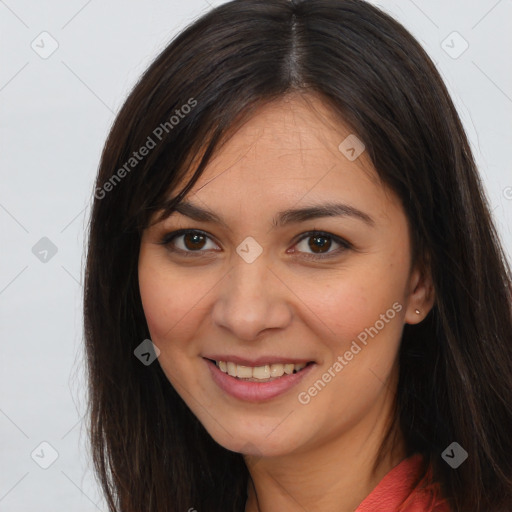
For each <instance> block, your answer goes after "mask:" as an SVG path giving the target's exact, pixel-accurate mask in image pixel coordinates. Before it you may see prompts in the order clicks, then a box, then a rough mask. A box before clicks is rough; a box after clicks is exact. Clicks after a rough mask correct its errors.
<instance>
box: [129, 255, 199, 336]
mask: <svg viewBox="0 0 512 512" xmlns="http://www.w3.org/2000/svg"><path fill="white" fill-rule="evenodd" d="M168 267H169V265H168V264H167V266H166V265H165V264H162V262H160V261H159V258H156V257H151V255H150V254H149V255H148V254H146V253H145V251H142V252H141V258H140V260H139V291H140V296H141V301H142V307H143V309H144V315H145V317H146V321H147V324H148V328H149V331H150V333H151V336H152V339H153V341H155V342H157V343H158V341H163V340H165V339H166V338H168V337H169V336H170V335H171V333H172V334H174V331H175V330H176V329H178V328H179V327H180V325H181V323H182V322H186V321H187V316H188V315H189V314H191V312H192V310H193V306H194V303H195V302H197V289H196V288H195V287H194V286H193V284H192V283H190V282H188V283H187V281H186V280H185V279H184V278H183V277H180V275H179V273H176V272H172V273H171V272H170V269H169V268H168ZM195 289H196V291H194V290H195ZM180 319H182V320H181V322H180Z"/></svg>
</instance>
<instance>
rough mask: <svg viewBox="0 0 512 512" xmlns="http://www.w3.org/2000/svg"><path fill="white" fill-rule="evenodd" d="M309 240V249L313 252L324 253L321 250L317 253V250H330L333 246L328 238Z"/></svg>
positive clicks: (313, 237) (321, 237) (315, 237)
mask: <svg viewBox="0 0 512 512" xmlns="http://www.w3.org/2000/svg"><path fill="white" fill-rule="evenodd" d="M309 240H310V242H309V247H310V249H312V250H313V252H322V251H321V250H320V251H317V249H329V247H330V246H331V242H330V240H329V238H328V237H326V236H312V237H310V238H309Z"/></svg>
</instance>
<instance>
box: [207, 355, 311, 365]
mask: <svg viewBox="0 0 512 512" xmlns="http://www.w3.org/2000/svg"><path fill="white" fill-rule="evenodd" d="M203 357H204V358H205V359H211V360H213V361H225V362H228V361H229V362H232V363H236V364H239V365H241V366H264V365H266V364H287V363H291V364H307V363H312V362H314V361H313V360H312V359H300V358H296V357H290V358H287V357H283V356H260V357H256V358H253V359H247V358H246V357H239V356H235V355H226V354H214V355H207V356H203Z"/></svg>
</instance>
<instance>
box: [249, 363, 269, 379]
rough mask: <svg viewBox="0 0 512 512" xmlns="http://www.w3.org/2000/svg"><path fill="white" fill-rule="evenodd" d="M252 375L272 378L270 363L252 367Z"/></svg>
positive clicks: (257, 377)
mask: <svg viewBox="0 0 512 512" xmlns="http://www.w3.org/2000/svg"><path fill="white" fill-rule="evenodd" d="M252 377H253V378H254V379H262V380H263V379H269V378H270V365H269V364H266V365H265V366H256V367H254V368H253V369H252Z"/></svg>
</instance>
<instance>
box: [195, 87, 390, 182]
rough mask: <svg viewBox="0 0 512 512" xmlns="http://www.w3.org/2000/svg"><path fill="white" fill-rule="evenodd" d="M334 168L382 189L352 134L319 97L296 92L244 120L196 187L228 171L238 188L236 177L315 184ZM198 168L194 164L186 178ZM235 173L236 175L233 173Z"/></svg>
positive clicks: (341, 173)
mask: <svg viewBox="0 0 512 512" xmlns="http://www.w3.org/2000/svg"><path fill="white" fill-rule="evenodd" d="M198 163H199V158H197V159H196V161H195V164H198ZM334 167H336V169H335V172H334V173H332V174H335V175H337V176H338V177H341V176H343V175H347V174H354V173H355V172H356V171H358V174H360V175H361V176H360V178H361V179H366V180H369V181H370V182H372V183H374V184H375V185H378V186H382V183H381V182H380V179H379V176H378V174H377V172H376V171H375V169H374V168H373V165H372V163H371V160H370V159H369V157H368V155H367V153H366V152H365V147H364V144H363V142H362V141H361V140H360V139H359V138H358V137H357V135H356V134H355V133H353V130H351V129H350V128H349V127H348V126H347V125H346V124H345V123H343V122H342V120H341V119H340V118H339V116H337V115H336V114H335V113H334V111H333V110H332V108H330V107H329V105H328V104H326V103H325V102H323V101H322V99H321V98H319V97H318V96H316V95H312V94H307V95H304V94H298V93H294V94H290V95H287V96H285V97H283V98H280V99H279V100H276V101H273V102H271V103H268V104H266V105H264V106H262V107H260V108H259V109H258V110H257V111H256V112H255V113H253V114H252V115H251V116H250V117H249V118H248V119H246V120H245V122H244V123H243V124H242V125H241V126H240V127H238V129H237V130H236V131H235V133H234V134H231V135H230V137H229V139H228V140H227V142H226V143H225V144H223V145H222V147H221V148H220V149H219V150H218V151H217V152H216V154H215V155H214V157H212V158H211V159H210V161H209V162H208V165H207V167H206V169H205V171H204V172H203V174H202V175H201V177H200V178H199V180H198V182H197V183H196V185H195V189H198V188H201V187H203V186H205V185H206V184H207V183H210V182H212V180H214V179H215V180H217V179H218V178H220V177H221V176H222V174H225V173H228V172H229V174H230V181H231V186H235V185H236V181H237V179H238V180H239V181H240V182H242V183H244V182H245V183H247V181H246V180H247V179H248V178H249V177H252V178H260V179H262V180H263V181H265V182H267V183H276V182H279V181H281V180H286V181H289V180H307V179H308V178H309V179H313V180H314V179H315V178H316V179H318V177H320V176H322V175H323V174H326V173H327V174H331V173H329V169H331V168H334ZM195 168H196V165H192V166H191V169H190V172H189V173H187V176H186V178H188V177H190V176H191V175H192V170H194V169H195ZM234 169H236V170H237V171H238V172H237V175H238V176H235V173H233V172H230V171H233V170H234ZM346 177H347V176H345V178H346ZM222 186H225V182H223V185H222Z"/></svg>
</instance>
